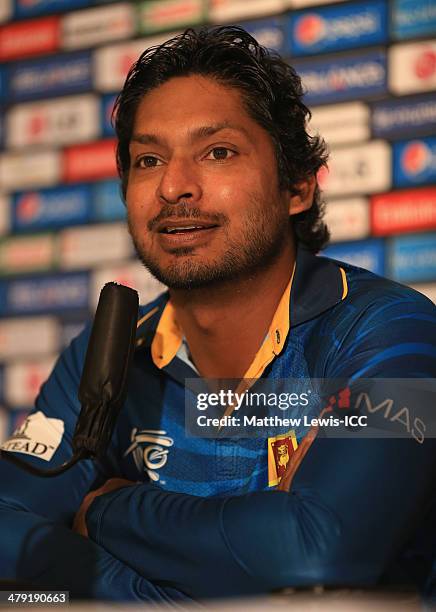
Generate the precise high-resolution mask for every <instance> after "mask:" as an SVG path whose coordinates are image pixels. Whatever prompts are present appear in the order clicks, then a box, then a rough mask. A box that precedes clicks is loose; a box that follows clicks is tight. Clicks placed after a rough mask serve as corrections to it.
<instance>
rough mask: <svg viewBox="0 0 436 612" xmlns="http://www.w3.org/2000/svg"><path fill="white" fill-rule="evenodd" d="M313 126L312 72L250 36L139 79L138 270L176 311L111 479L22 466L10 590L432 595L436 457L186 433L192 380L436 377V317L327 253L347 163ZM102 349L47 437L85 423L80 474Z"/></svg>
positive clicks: (11, 532) (148, 318) (144, 345)
mask: <svg viewBox="0 0 436 612" xmlns="http://www.w3.org/2000/svg"><path fill="white" fill-rule="evenodd" d="M307 115H308V110H307V109H306V107H305V106H304V104H303V103H302V89H301V84H300V81H299V78H298V77H297V75H296V74H295V72H294V71H293V70H292V69H291V68H290V67H289V66H287V65H286V64H285V63H284V62H283V61H282V60H280V59H279V58H278V57H277V56H275V55H273V54H270V53H268V52H267V51H266V50H265V49H263V48H261V47H260V46H259V45H258V44H257V43H256V41H255V40H254V39H253V38H252V37H250V36H249V35H248V34H246V33H245V32H244V31H243V30H241V29H239V28H231V27H228V28H216V29H211V30H202V31H200V32H194V31H192V30H188V31H187V32H185V33H184V34H183V35H181V36H179V37H176V38H174V39H172V40H171V41H169V42H168V43H166V44H164V45H163V46H160V47H159V48H157V49H151V50H148V51H146V52H145V53H144V54H143V55H142V56H141V58H140V59H139V60H138V62H137V63H136V64H135V66H134V67H133V68H132V70H131V72H130V74H129V76H128V79H127V81H126V84H125V87H124V89H123V91H122V93H121V95H120V96H119V98H118V102H117V107H116V130H117V135H118V139H119V145H118V151H117V160H118V167H119V172H120V176H121V181H122V188H123V194H124V197H125V201H126V205H127V211H128V224H129V230H130V233H131V235H132V239H133V241H134V244H135V247H136V250H137V252H138V256H139V257H140V259H141V260H142V261H143V262H144V264H145V266H146V267H147V268H148V269H149V270H151V272H152V273H153V274H154V275H155V276H156V277H157V278H158V279H159V280H161V281H162V282H164V283H165V284H167V285H168V287H169V293H166V294H164V295H163V296H160V297H159V298H157V299H156V300H155V301H154V302H153V303H151V304H148V305H147V306H144V307H142V308H141V312H140V320H139V323H138V338H137V351H136V354H135V360H134V366H133V372H132V376H131V380H130V385H129V393H128V398H127V401H126V404H125V406H124V409H123V412H122V414H121V416H120V417H119V420H118V423H117V426H116V431H115V434H114V436H113V439H112V442H111V445H110V448H109V450H108V453H107V459H106V461H105V462H103V463H98V464H97V463H92V462H90V461H85V462H81V463H79V464H77V465H76V466H74V468H72V469H71V470H69V471H68V472H67V473H66V474H64V475H62V476H60V477H57V478H56V479H39V478H36V477H33V476H29V475H27V474H26V473H23V472H20V471H19V470H17V469H16V468H15V467H12V466H10V465H8V464H6V463H5V462H1V464H0V470H1V472H2V477H3V478H2V485H1V492H0V500H1V503H0V519H1V520H0V525H1V527H0V542H1V546H0V551H1V552H0V575H1V576H2V577H4V578H8V579H13V578H19V579H25V580H31V581H34V582H35V583H37V584H39V585H44V584H45V585H50V586H51V588H61V587H62V588H68V589H70V590H71V591H72V593H73V594H76V595H78V596H84V597H96V598H107V599H114V600H115V599H126V600H146V601H167V602H168V601H170V602H174V603H175V602H176V601H178V600H187V601H190V600H202V599H205V598H208V597H219V596H232V595H241V594H254V593H267V592H271V591H273V590H275V589H279V588H283V587H285V586H303V587H304V586H313V585H317V584H324V585H331V586H335V585H336V586H347V585H349V586H367V587H374V586H377V585H379V584H386V583H390V584H394V585H404V584H409V585H413V586H414V587H415V588H416V587H417V586H418V587H420V588H422V589H427V592H428V591H429V590H430V589H431V578H430V565H431V552H432V551H431V544H430V543H429V542H428V538H427V542H426V543H425V544H420V540H421V539H422V534H423V533H424V532H425V533H426V535H427V536H429V533H430V532H429V529H430V527H429V525H430V524H431V523H430V521H431V515H430V506H431V504H432V501H434V500H433V497H432V495H433V487H432V483H433V482H434V476H435V471H436V463H435V454H434V449H435V445H434V442H433V441H432V440H428V439H425V440H421V439H418V440H416V439H414V438H413V436H412V435H410V436H408V438H407V439H398V438H391V439H374V438H362V439H356V438H350V437H343V438H338V439H332V438H321V437H320V436H318V437H315V435H314V432H313V431H312V430H311V433H309V435H308V436H299V437H298V436H297V437H296V436H295V435H294V434H293V433H292V432H288V434H287V435H286V434H283V435H281V436H278V437H277V439H278V440H279V442H280V444H279V445H278V447H277V453H276V454H274V453H272V455H271V448H272V445H273V444H274V439H272V438H271V437H268V436H263V437H262V436H259V437H256V438H247V439H245V438H240V439H228V438H222V437H217V438H211V439H203V438H195V437H187V436H186V434H185V429H184V420H185V414H184V406H185V379H187V378H193V377H194V378H195V377H198V376H201V377H204V378H209V379H244V380H246V379H250V380H251V381H253V380H256V379H259V378H262V379H271V380H273V379H284V378H297V379H301V378H308V379H309V378H311V379H323V378H337V379H344V380H346V381H347V382H349V384H350V385H351V384H352V382H353V381H355V380H357V379H359V378H362V377H365V378H372V379H376V378H381V377H383V378H413V377H423V378H431V377H432V376H434V374H435V372H436V359H435V358H436V355H435V349H434V342H433V346H432V341H431V339H432V338H433V340H434V337H435V331H434V330H435V326H434V322H435V310H434V307H433V305H432V304H431V303H430V302H429V301H428V300H426V299H425V298H424V297H422V296H420V295H419V294H417V293H416V292H413V291H412V290H409V289H406V288H405V287H401V286H399V285H397V284H395V283H392V282H389V281H387V280H385V279H381V278H379V277H376V276H374V275H372V274H370V273H369V272H366V271H364V270H361V269H358V268H354V267H352V266H347V265H345V264H344V265H343V264H339V263H338V262H334V261H331V260H328V259H325V258H319V257H316V256H315V255H314V253H316V252H317V251H318V250H319V249H320V248H321V247H322V246H323V245H324V244H325V242H326V239H327V231H326V228H325V227H324V225H323V224H322V221H321V215H322V206H321V204H320V195H319V192H318V189H317V185H316V173H317V171H318V170H319V168H320V167H321V166H322V165H324V164H325V161H326V154H325V149H324V146H323V144H322V142H321V141H320V140H319V139H317V138H310V137H309V136H308V135H307V133H306V131H305V120H306V118H307ZM88 338H89V329H88V330H86V331H85V332H84V333H83V334H82V335H81V336H79V338H77V339H76V340H75V341H74V342H73V343H72V345H71V346H70V347H69V348H68V349H67V350H66V351H65V352H64V354H63V355H62V356H61V358H60V360H59V361H58V363H57V365H56V367H55V369H54V371H53V373H52V375H51V376H50V378H49V380H48V381H47V382H46V383H45V385H43V387H42V389H41V393H40V395H39V397H38V399H37V401H36V408H35V410H36V411H37V412H40V413H42V415H41V416H40V417H38V418H40V419H41V428H42V431H41V432H40V435H41V436H44V435H46V434H47V431H48V430H50V428H53V427H54V421H53V419H57V420H58V421H56V423H58V422H59V421H61V422H62V423H63V427H64V433H63V436H62V438H61V439H60V440H59V442H58V444H57V446H56V445H55V446H56V448H55V452H54V455H53V457H52V459H51V460H50V463H51V462H53V465H54V464H56V465H57V464H59V463H61V462H62V461H64V460H65V459H67V458H68V457H69V456H70V455H71V436H72V432H73V430H74V426H75V423H76V420H77V416H78V413H79V410H80V406H79V405H78V400H77V388H78V383H79V379H80V373H81V368H82V365H83V360H84V355H85V351H86V346H87V341H88ZM321 408H322V406H321V405H320V406H319V409H320V410H321ZM230 409H231V407H230ZM416 437H418V438H419V436H415V438H416ZM276 441H277V440H276ZM291 442H292V446H291V445H290V443H291ZM297 444H298V445H299V446H298V448H297V450H296V451H295V448H296V446H297ZM293 451H295V452H293ZM304 455H305V456H304ZM27 460H29V461H32V462H35V463H38V464H40V465H41V463H42V462H41V460H40V459H37V458H34V457H31V456H29V455H28V457H27ZM283 468H286V469H283ZM288 468H289V469H288ZM277 485H278V488H279V489H280V490H278V491H277ZM89 491H91V493H89ZM73 519H75V520H74V529H75V531H76V533H74V532H73V531H72V530H71V526H72V523H73ZM425 530H427V531H425ZM77 532H78V533H77ZM83 536H85V537H83Z"/></svg>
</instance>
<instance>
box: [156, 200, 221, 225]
mask: <svg viewBox="0 0 436 612" xmlns="http://www.w3.org/2000/svg"><path fill="white" fill-rule="evenodd" d="M169 219H172V220H174V219H184V220H186V221H187V220H189V219H196V220H198V219H201V220H202V221H205V222H207V223H211V224H214V225H227V224H228V222H229V218H228V217H227V215H224V214H223V213H214V212H208V213H206V212H204V211H202V210H201V209H200V208H196V207H195V206H192V205H191V204H188V203H186V202H180V203H178V204H166V205H165V206H162V208H161V211H160V212H159V214H158V215H156V217H154V218H153V219H151V220H150V221H149V222H148V223H147V229H148V230H149V231H153V230H154V229H155V228H156V227H157V226H158V225H159V224H160V223H162V222H163V221H168V220H169Z"/></svg>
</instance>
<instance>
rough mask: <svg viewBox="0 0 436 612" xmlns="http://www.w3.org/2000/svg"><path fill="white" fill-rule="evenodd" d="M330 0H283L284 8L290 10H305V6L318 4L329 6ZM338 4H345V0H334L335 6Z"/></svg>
mask: <svg viewBox="0 0 436 612" xmlns="http://www.w3.org/2000/svg"><path fill="white" fill-rule="evenodd" d="M331 1H332V0H284V4H285V6H286V7H290V8H295V9H299V8H306V7H307V6H314V5H317V6H318V5H320V4H330V3H331ZM338 2H346V0H335V4H336V3H338Z"/></svg>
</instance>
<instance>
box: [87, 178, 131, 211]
mask: <svg viewBox="0 0 436 612" xmlns="http://www.w3.org/2000/svg"><path fill="white" fill-rule="evenodd" d="M92 189H93V197H92V202H93V206H94V218H95V219H96V220H98V221H118V220H122V219H125V218H126V207H125V205H124V203H123V200H122V198H121V191H120V181H116V180H115V181H101V182H100V183H95V185H93V187H92Z"/></svg>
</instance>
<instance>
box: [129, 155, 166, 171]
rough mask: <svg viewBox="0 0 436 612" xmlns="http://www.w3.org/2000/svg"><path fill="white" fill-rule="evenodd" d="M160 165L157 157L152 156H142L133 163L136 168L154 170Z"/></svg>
mask: <svg viewBox="0 0 436 612" xmlns="http://www.w3.org/2000/svg"><path fill="white" fill-rule="evenodd" d="M161 165H162V162H161V160H160V159H159V158H158V157H154V155H143V156H142V157H139V158H138V159H137V160H136V161H135V167H136V168H156V166H161Z"/></svg>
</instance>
